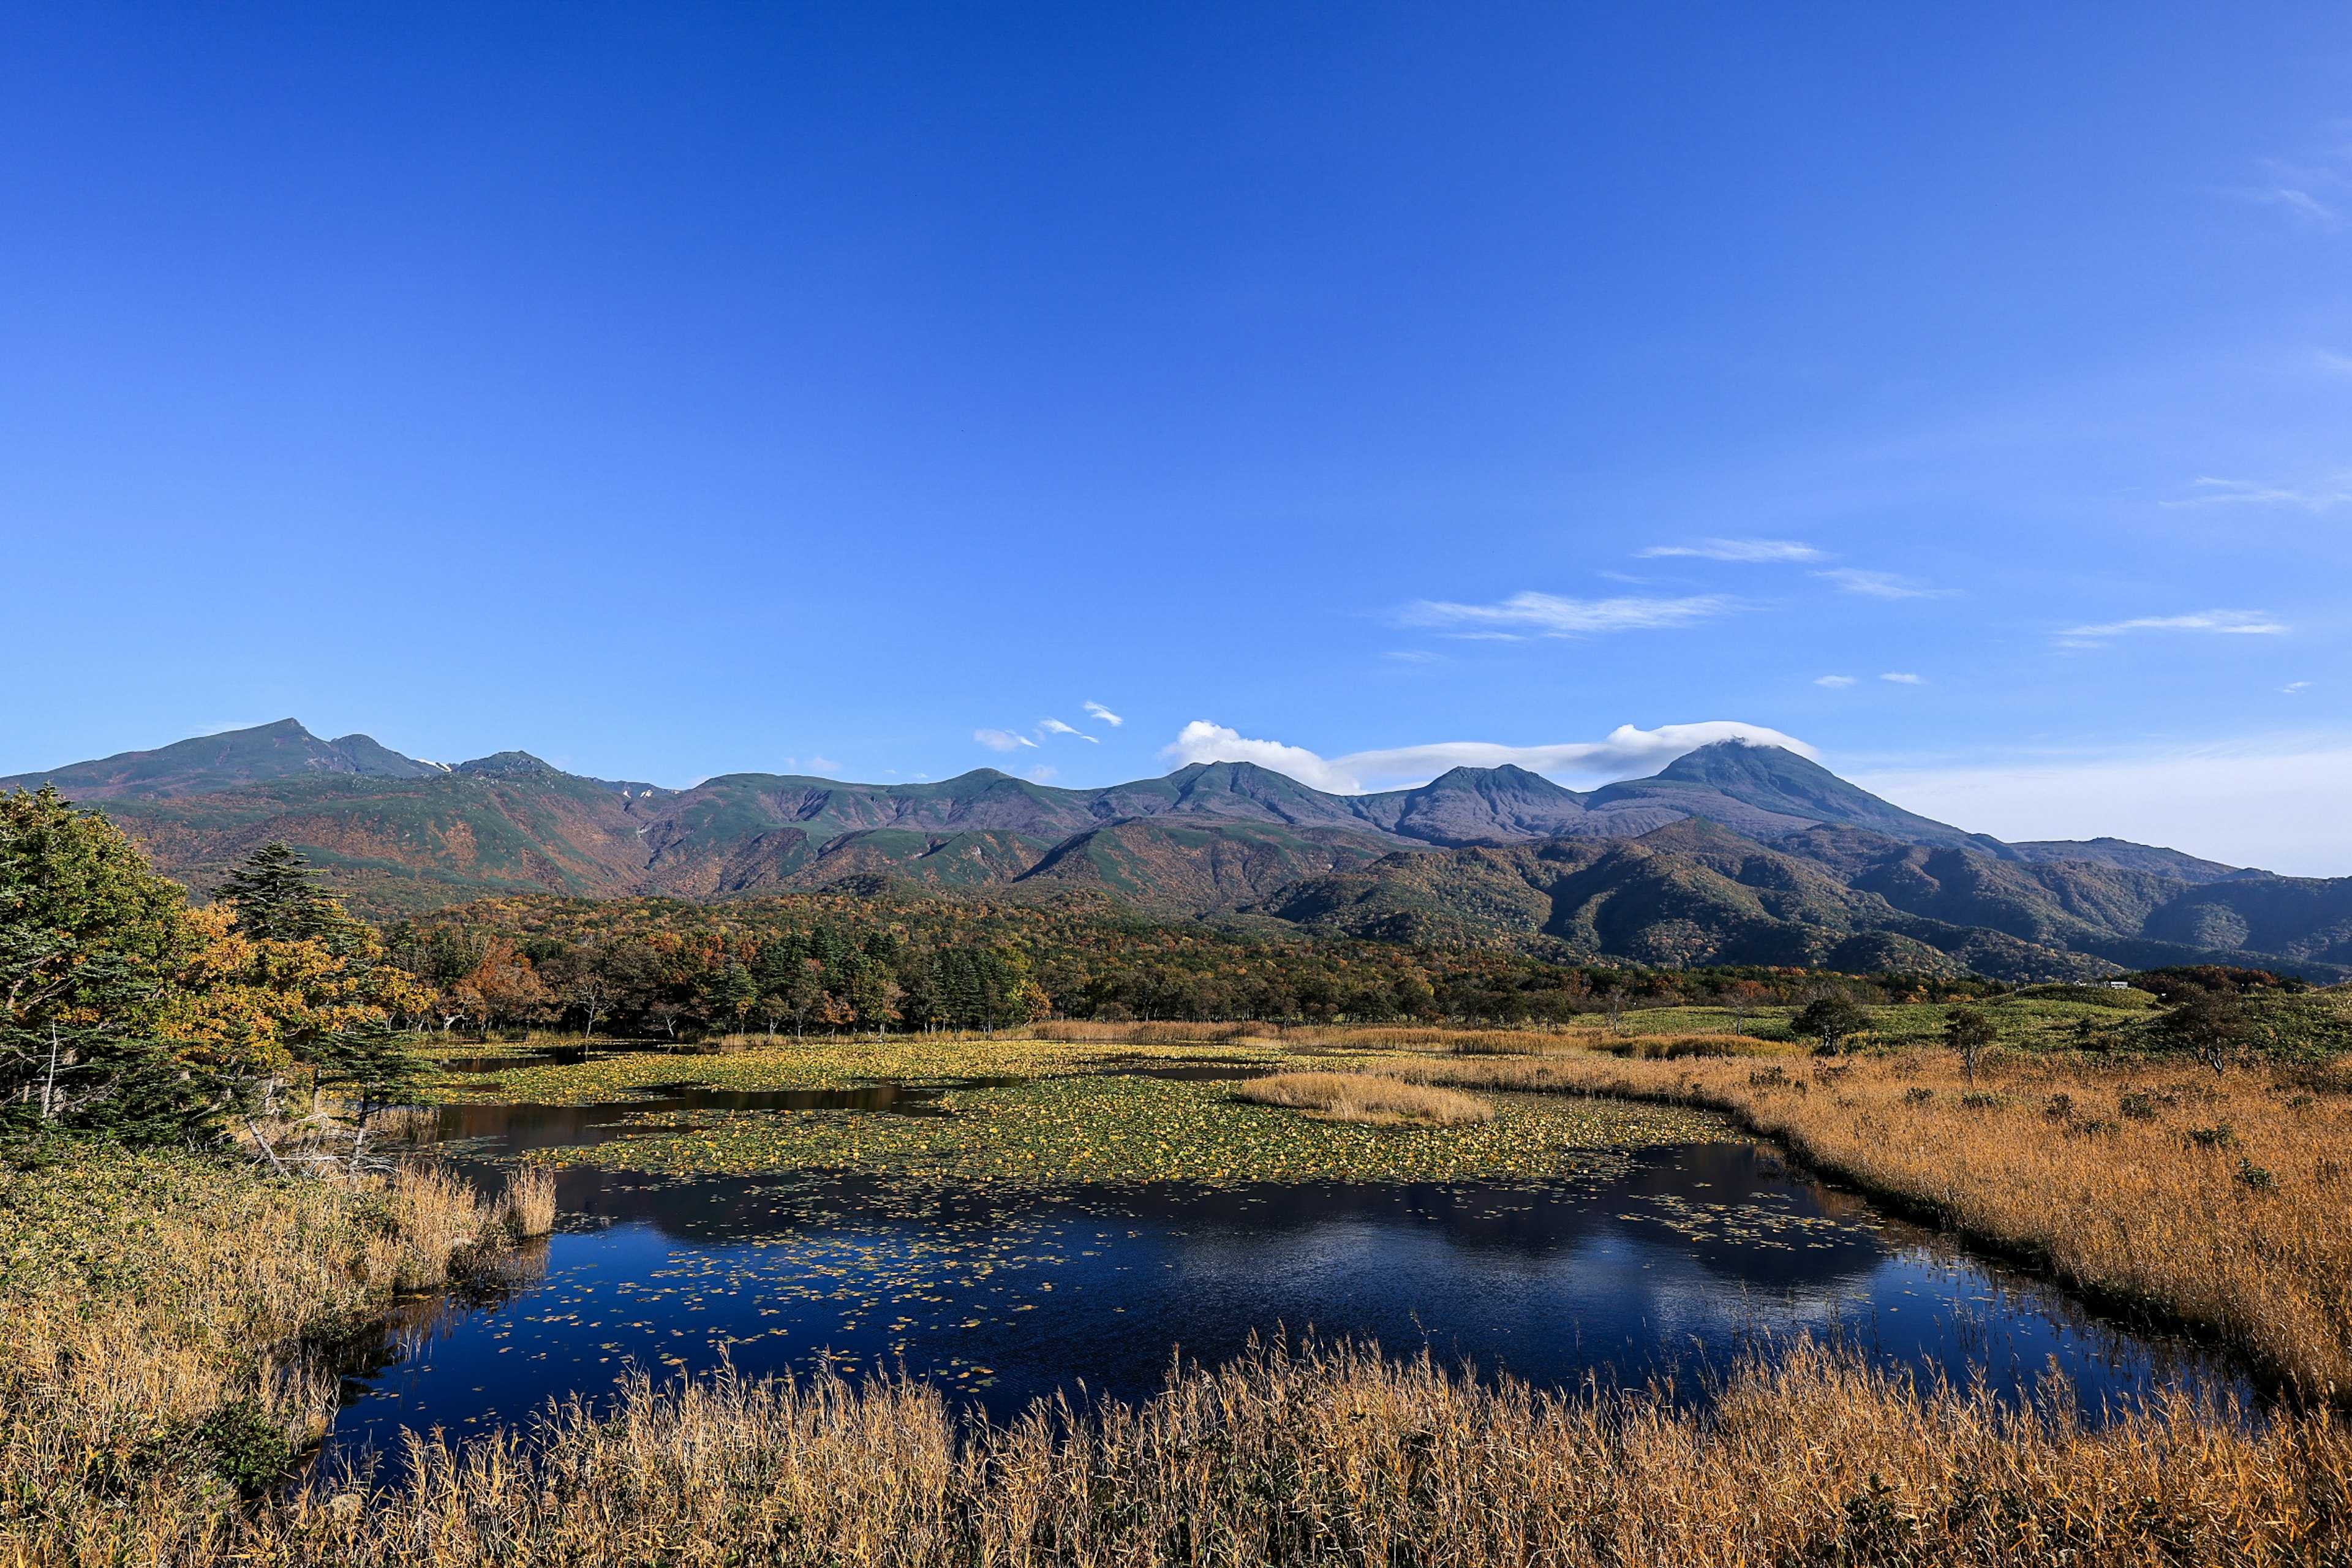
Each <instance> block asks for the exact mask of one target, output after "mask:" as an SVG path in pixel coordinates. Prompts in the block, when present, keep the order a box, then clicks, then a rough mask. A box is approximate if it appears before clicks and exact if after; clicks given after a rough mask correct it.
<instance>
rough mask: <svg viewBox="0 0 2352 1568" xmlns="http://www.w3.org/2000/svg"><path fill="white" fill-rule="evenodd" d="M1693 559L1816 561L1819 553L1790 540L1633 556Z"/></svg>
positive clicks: (1705, 542) (1719, 543)
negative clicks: (1689, 556)
mask: <svg viewBox="0 0 2352 1568" xmlns="http://www.w3.org/2000/svg"><path fill="white" fill-rule="evenodd" d="M1637 553H1638V554H1640V555H1641V556H1643V557H1644V558H1647V557H1652V556H1658V555H1696V556H1697V557H1699V558H1700V559H1701V560H1704V561H1819V560H1820V559H1821V558H1822V552H1820V551H1818V550H1816V549H1814V548H1813V547H1812V546H1811V545H1810V544H1800V543H1798V542H1796V541H1795V540H1793V539H1702V540H1700V541H1699V542H1697V543H1696V544H1654V545H1652V546H1651V547H1650V548H1649V549H1647V550H1643V551H1640V552H1637Z"/></svg>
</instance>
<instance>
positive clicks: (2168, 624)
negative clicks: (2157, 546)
mask: <svg viewBox="0 0 2352 1568" xmlns="http://www.w3.org/2000/svg"><path fill="white" fill-rule="evenodd" d="M2285 630H2286V627H2285V626H2282V625H2280V624H2279V623H2278V622H2276V621H2274V620H2273V619H2271V618H2270V616H2266V615H2264V614H2263V612H2262V611H2260V610H2199V611H2198V612H2196V613H2195V614H2194V615H2187V616H2133V617H2132V618H2131V619H2130V620H2127V621H2107V622H2105V623H2104V624H2102V625H2099V626H2069V627H2067V628H2066V630H2065V631H2064V632H2063V633H2062V634H2060V635H2062V636H2063V637H2121V636H2122V635H2123V634H2124V633H2126V632H2220V633H2222V634H2225V635H2229V636H2252V637H2270V636H2274V635H2276V634H2278V633H2280V632H2284V631H2285Z"/></svg>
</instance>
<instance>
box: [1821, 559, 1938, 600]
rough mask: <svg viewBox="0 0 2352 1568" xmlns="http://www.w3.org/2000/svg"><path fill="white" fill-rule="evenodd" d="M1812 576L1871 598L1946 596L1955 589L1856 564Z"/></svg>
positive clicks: (1851, 592) (1841, 590)
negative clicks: (1866, 568)
mask: <svg viewBox="0 0 2352 1568" xmlns="http://www.w3.org/2000/svg"><path fill="white" fill-rule="evenodd" d="M1813 575H1814V576H1816V577H1821V578H1824V579H1826V580H1828V581H1829V582H1832V583H1834V584H1837V585H1838V591H1839V592H1840V593H1844V594H1864V595H1869V596H1870V597H1871V598H1874V599H1948V598H1950V597H1951V596H1952V594H1953V592H1954V590H1952V589H1949V588H1930V587H1928V586H1927V585H1926V584H1922V583H1915V582H1913V581H1912V580H1911V579H1910V578H1908V577H1898V576H1896V575H1895V574H1894V573H1892V572H1865V571H1864V570H1863V569H1862V568H1860V567H1859V566H1840V567H1837V568H1836V569H1834V570H1832V571H1828V572H1816V573H1814V574H1813Z"/></svg>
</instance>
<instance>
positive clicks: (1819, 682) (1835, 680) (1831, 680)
mask: <svg viewBox="0 0 2352 1568" xmlns="http://www.w3.org/2000/svg"><path fill="white" fill-rule="evenodd" d="M1813 684H1814V685H1815V686H1831V687H1836V686H1852V685H1853V676H1851V675H1824V676H1821V677H1819V678H1818V679H1815V680H1814V682H1813Z"/></svg>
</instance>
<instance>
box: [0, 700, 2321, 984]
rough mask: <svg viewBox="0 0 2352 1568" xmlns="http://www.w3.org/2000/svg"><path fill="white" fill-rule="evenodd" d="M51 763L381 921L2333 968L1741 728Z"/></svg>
mask: <svg viewBox="0 0 2352 1568" xmlns="http://www.w3.org/2000/svg"><path fill="white" fill-rule="evenodd" d="M50 780H55V781H58V783H59V784H60V785H61V787H64V788H65V789H66V792H67V793H68V794H75V793H76V792H77V791H79V798H85V799H89V800H90V801H92V802H93V804H96V805H99V806H100V808H101V809H104V810H106V811H107V812H108V813H109V814H110V816H113V817H114V818H115V820H116V821H117V822H118V823H120V824H121V826H123V827H124V829H125V830H126V831H127V832H130V833H131V835H132V836H133V837H137V838H138V839H140V840H141V842H142V844H143V845H144V846H145V847H147V849H148V851H149V853H150V854H151V855H152V857H153V858H155V860H156V862H157V864H158V866H159V867H160V868H163V870H164V871H165V872H166V873H167V874H170V875H173V876H177V877H179V878H181V879H183V880H185V881H187V882H188V883H189V884H190V885H191V886H192V887H195V888H197V889H205V888H208V887H210V886H212V885H214V884H215V883H216V882H217V881H218V880H220V879H221V878H222V877H224V876H225V875H226V872H227V870H228V868H230V867H231V866H233V865H234V864H235V863H236V861H237V860H238V859H239V858H242V857H243V856H244V855H245V854H247V853H249V852H250V851H251V849H253V848H254V847H258V845H259V844H261V843H264V842H268V840H270V839H282V840H284V841H286V842H288V843H290V844H292V845H294V846H295V847H297V848H299V849H301V850H303V851H304V852H305V853H306V854H309V855H310V856H311V857H312V858H313V859H314V860H316V861H317V862H318V863H319V865H320V868H321V870H322V872H323V874H324V875H325V877H326V879H327V880H328V881H329V883H330V884H331V885H332V886H334V887H336V888H337V889H339V890H341V892H343V894H344V895H345V896H346V898H347V899H349V900H351V901H352V905H353V907H354V908H355V909H356V910H362V911H363V912H366V913H368V914H370V915H371V916H373V917H374V918H379V919H382V918H389V917H393V916H398V915H405V914H415V913H421V912H424V911H425V910H431V909H435V908H440V907H445V906H446V905H449V904H454V903H459V902H463V901H467V900H470V899H473V898H478V897H482V896H486V895H487V896H498V895H504V894H518V893H525V892H530V893H539V892H554V893H560V894H564V895H569V896H583V897H618V896H635V895H644V894H656V895H667V896H671V897H678V898H686V899H691V900H724V899H731V898H737V897H744V896H750V895H754V894H758V893H762V892H775V891H782V890H788V889H814V888H824V887H830V886H835V885H861V886H862V885H866V884H869V883H872V882H874V881H875V880H876V879H889V880H893V881H896V882H899V883H912V884H915V885H919V886H929V887H932V888H935V889H940V890H942V891H947V892H954V893H967V894H969V893H981V892H987V891H991V890H993V891H997V892H1003V893H1005V894H1008V895H1014V894H1021V895H1023V896H1025V894H1024V889H1027V890H1031V891H1034V892H1035V893H1039V894H1044V893H1047V892H1050V891H1051V890H1053V889H1064V890H1066V891H1076V890H1080V889H1084V890H1087V891H1089V892H1092V893H1100V894H1104V895H1108V896H1109V897H1112V898H1114V899H1117V900H1119V901H1121V902H1123V903H1126V904H1128V905H1129V906H1131V907H1133V908H1135V909H1136V910H1138V911H1139V912H1141V913H1146V914H1149V915H1151V916H1153V917H1155V918H1162V919H1193V918H1201V917H1204V916H1209V917H1214V918H1218V919H1234V920H1241V921H1264V922H1274V921H1280V922H1286V923H1287V924H1288V925H1290V926H1293V927H1297V928H1298V929H1303V930H1310V931H1328V932H1331V933H1334V934H1340V933H1344V934H1349V935H1374V936H1378V935H1386V936H1388V937H1389V938H1391V939H1392V940H1414V941H1425V940H1430V939H1431V938H1432V936H1433V934H1436V933H1450V934H1447V935H1446V936H1445V940H1447V941H1452V942H1460V943H1462V944H1464V945H1469V946H1478V945H1496V944H1500V945H1507V946H1516V947H1518V948H1520V949H1521V950H1523V951H1528V952H1539V953H1551V954H1554V955H1559V954H1578V955H1581V956H1584V957H1629V958H1638V959H1639V960H1640V961H1641V962H1645V963H1646V962H1657V963H1694V962H1700V961H1701V957H1700V955H1705V954H1712V955H1715V956H1713V957H1709V958H1706V960H1705V961H1706V962H1748V961H1754V962H1791V963H1828V964H1834V965H1836V966H1841V967H1851V966H1853V965H1856V964H1862V963H1864V962H1865V961H1868V963H1869V964H1870V965H1873V966H1878V967H1889V966H1891V967H1910V968H1919V969H1924V970H1934V971H1937V972H1957V971H1956V970H1955V968H1954V966H1956V965H1957V966H1958V967H1959V968H1967V967H1969V966H1972V965H1977V966H1984V969H1985V972H1987V973H1993V972H1996V971H1998V972H1999V973H2002V974H2003V975H2007V976H2015V977H2033V976H2038V977H2053V978H2054V977H2077V978H2079V977H2082V976H2084V975H2085V974H2088V973H2100V972H2104V968H2105V967H2112V966H2113V965H2115V964H2117V963H2134V964H2137V963H2143V962H2148V963H2152V962H2236V961H2244V962H2253V961H2255V960H2261V961H2263V963H2266V964H2270V965H2272V966H2277V965H2285V966H2287V967H2290V968H2294V967H2296V966H2300V971H2301V972H2302V973H2305V974H2306V975H2307V976H2308V977H2310V978H2315V979H2316V978H2323V977H2329V976H2336V977H2340V976H2337V974H2336V972H2337V970H2338V969H2339V967H2341V968H2343V972H2344V973H2347V974H2352V879H2342V886H2341V887H2340V888H2339V886H2338V884H2337V883H2336V882H2335V881H2329V880H2326V879H2278V878H2272V877H2270V876H2269V875H2268V874H2267V873H2263V872H2253V871H2246V870H2242V869H2240V868H2231V867H2225V866H2221V865H2220V864H2219V863H2217V862H2212V861H2206V860H2201V859H2199V858H2195V857H2192V856H2187V855H2183V854H2181V853H2180V852H2179V851H2177V850H2171V849H2165V848H2160V847H2154V846H2147V845H2135V844H2130V843H2128V842H2126V841H2124V840H2120V839H2096V840H2087V841H2082V842H2081V843H2079V844H2067V843H2063V842H2058V841H2044V842H2041V843H2035V844H2027V845H2008V844H2003V843H2001V842H2000V841H1999V840H1997V839H1992V838H1990V837H1986V836H1984V835H1980V834H1972V833H1969V832H1966V831H1965V830H1963V829H1960V828H1958V827H1954V826H1950V825H1948V824H1945V823H1939V822H1936V821H1934V820H1932V819H1930V818H1927V817H1923V816H1918V815H1917V814H1916V813H1912V812H1908V811H1906V810H1904V809H1903V808H1902V807H1900V806H1896V805H1893V804H1892V803H1890V802H1887V801H1885V800H1882V799H1880V798H1879V797H1878V796H1876V795H1871V794H1870V793H1869V792H1867V791H1865V790H1863V789H1861V788H1860V787H1859V786H1856V785H1854V784H1850V783H1848V782H1846V781H1845V780H1843V779H1841V778H1839V777H1838V776H1837V775H1836V774H1835V773H1832V772H1831V771H1830V770H1828V769H1827V768H1824V767H1822V766H1821V765H1820V764H1819V763H1813V762H1811V761H1810V760H1809V759H1806V758H1803V757H1800V756H1798V755H1796V754H1795V753H1793V752H1788V751H1785V750H1782V749H1780V748H1777V747H1769V746H1756V745H1749V744H1747V743H1744V742H1717V743H1715V744H1713V745H1710V746H1706V747H1701V748H1698V749H1696V750H1695V751H1693V752H1686V753H1685V754H1684V755H1683V756H1681V757H1678V758H1676V759H1675V760H1674V761H1673V762H1671V763H1668V764H1667V765H1666V766H1665V767H1664V768H1662V769H1661V770H1659V772H1658V773H1655V774H1654V775H1652V776H1650V777H1648V778H1644V779H1630V780H1624V781H1621V782H1619V783H1616V784H1606V785H1603V786H1601V788H1599V789H1596V790H1593V791H1590V792H1579V791H1575V790H1571V789H1568V788H1566V787H1565V786H1562V785H1560V784H1555V783H1553V782H1552V781H1550V780H1549V779H1546V778H1544V777H1543V776H1542V775H1540V774H1538V773H1531V772H1528V771H1527V770H1525V769H1521V768H1516V767H1511V766H1507V765H1506V766H1503V767H1497V768H1456V769H1454V770H1451V771H1450V772H1448V773H1444V774H1441V775H1440V776H1438V777H1437V778H1434V779H1432V780H1431V781H1430V782H1429V783H1427V784H1422V785H1418V786H1415V787H1413V788H1410V789H1402V790H1391V791H1385V792H1379V793H1374V794H1367V795H1330V794H1327V793H1325V792H1322V791H1319V790H1316V789H1314V788H1312V787H1310V786H1308V785H1307V784H1301V783H1299V782H1298V781H1297V780H1296V779H1293V778H1291V777H1289V776H1288V775H1286V774H1284V773H1276V772H1274V771H1272V770H1269V769H1265V768H1262V767H1258V766H1256V765H1255V764H1253V763H1192V764H1189V765H1187V766H1185V767H1182V768H1179V769H1177V770H1175V771H1174V772H1172V773H1168V774H1166V775H1164V776H1162V777H1160V778H1154V779H1138V780H1131V781H1129V782H1127V783H1124V784H1112V785H1108V786H1104V787H1101V788H1087V789H1079V788H1067V787H1061V786H1055V785H1050V784H1037V783H1034V782H1033V781H1030V780H1027V779H1022V778H1017V777H1015V776H1013V775H1012V774H1009V773H1003V772H1000V771H998V770H996V769H992V768H979V769H974V770H972V771H971V772H970V773H962V774H959V775H957V776H956V777H954V778H951V779H944V780H938V781H925V782H921V783H914V784H848V783H844V782H841V781H838V780H832V779H824V778H818V777H814V776H809V775H801V774H774V773H728V774H721V775H719V776H717V777H713V778H709V779H706V780H704V781H702V782H701V783H700V784H697V785H695V786H694V787H693V788H691V789H687V790H670V789H664V788H660V787H658V786H655V785H651V784H637V783H625V782H615V781H610V780H599V779H592V778H587V777H584V776H583V775H578V774H573V773H567V772H565V771H564V770H562V769H561V768H558V767H556V766H555V765H554V764H552V763H547V762H545V761H543V760H542V759H541V758H538V757H535V756H532V755H531V754H530V753H528V752H515V751H510V752H497V753H493V754H492V755H490V756H488V757H481V758H476V759H473V760H471V761H469V762H465V763H457V764H455V765H446V764H441V763H425V762H422V761H420V760H418V759H415V758H408V757H404V756H402V755H401V754H400V753H398V752H393V751H391V750H390V749H389V748H385V747H383V746H381V745H380V744H378V743H377V742H374V741H373V740H372V739H370V738H368V737H365V736H346V737H343V738H342V739H341V740H338V741H322V740H320V739H319V738H318V737H316V736H314V735H311V734H310V732H309V731H307V730H305V729H303V728H302V727H301V726H300V725H299V723H297V722H296V721H291V720H287V721H279V722H278V723H276V724H271V725H262V726H257V727H255V728H254V729H251V730H247V731H231V732H229V733H227V734H226V735H220V736H206V737H199V738H197V739H195V740H194V741H189V742H175V743H174V744H173V745H172V746H166V747H160V748H156V749H155V750H153V751H151V752H125V753H121V754H120V755H118V756H116V757H111V758H105V759H100V760H98V761H96V762H92V763H76V764H71V765H70V766H68V767H66V768H61V769H56V770H51V771H49V772H47V773H32V774H23V775H18V776H17V777H16V778H14V779H7V780H0V787H5V786H8V785H12V784H14V785H19V786H26V785H35V784H39V783H42V782H47V781H50ZM2075 849H2079V850H2080V854H2079V855H2071V854H2070V853H2069V851H2070V850H2075ZM2273 884H2276V885H2275V886H2273ZM2339 895H2342V896H2339ZM2339 906H2342V907H2341V908H2339ZM2338 926H2340V927H2341V929H2342V931H2344V932H2346V933H2347V935H2346V936H2345V937H2344V939H2343V940H2338V937H2337V936H2336V934H2334V933H2335V932H2336V929H2337V927H2338ZM1727 953H1742V954H1747V955H1748V957H1747V958H1742V959H1738V960H1734V959H1731V958H1727V957H1724V956H1722V955H1724V954H1727ZM1767 953H1774V954H1779V955H1780V957H1778V958H1772V959H1767V958H1765V957H1763V956H1761V955H1763V954H1767ZM2150 955H2155V956H2150ZM2231 955H2236V956H2235V957H2234V958H2233V957H2232V956H2231Z"/></svg>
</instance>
